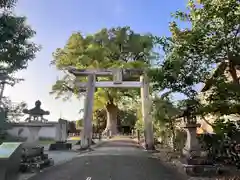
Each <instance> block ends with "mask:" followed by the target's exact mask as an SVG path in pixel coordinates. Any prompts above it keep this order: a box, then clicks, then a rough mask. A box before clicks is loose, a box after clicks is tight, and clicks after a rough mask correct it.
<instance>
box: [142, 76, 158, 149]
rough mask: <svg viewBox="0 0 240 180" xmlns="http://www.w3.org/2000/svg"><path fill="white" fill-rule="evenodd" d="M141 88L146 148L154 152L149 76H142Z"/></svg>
mask: <svg viewBox="0 0 240 180" xmlns="http://www.w3.org/2000/svg"><path fill="white" fill-rule="evenodd" d="M140 82H141V83H142V86H141V100H142V117H143V122H144V137H145V148H146V149H147V150H154V149H155V148H154V137H153V124H152V115H151V107H152V103H151V99H150V93H149V80H148V77H147V75H145V74H144V75H142V76H140Z"/></svg>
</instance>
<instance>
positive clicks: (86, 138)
mask: <svg viewBox="0 0 240 180" xmlns="http://www.w3.org/2000/svg"><path fill="white" fill-rule="evenodd" d="M68 72H69V73H71V74H73V75H74V76H75V77H80V76H87V79H88V81H87V82H86V83H83V82H79V81H77V80H76V82H75V83H76V84H75V85H76V86H77V87H78V88H79V89H83V88H84V89H85V88H86V99H85V105H84V118H83V132H82V133H81V147H82V148H88V147H89V146H90V145H91V141H92V118H93V102H94V92H95V88H96V87H115V88H141V101H142V116H143V121H144V136H145V144H146V149H148V150H153V149H154V138H153V125H152V117H151V99H150V94H149V81H148V77H147V75H146V73H144V71H143V70H135V69H111V70H109V69H107V70H94V69H92V70H87V69H81V70H79V69H75V68H69V69H68ZM133 74H135V75H137V76H138V77H139V76H140V80H139V81H123V80H124V77H125V76H126V75H129V76H131V75H133ZM123 75H124V76H123ZM97 76H101V77H103V76H113V81H99V82H97V81H96V77H97Z"/></svg>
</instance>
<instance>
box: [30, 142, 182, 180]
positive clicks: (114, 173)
mask: <svg viewBox="0 0 240 180" xmlns="http://www.w3.org/2000/svg"><path fill="white" fill-rule="evenodd" d="M30 180H184V178H182V177H181V175H179V174H178V173H177V172H175V171H174V170H172V169H169V168H167V167H166V166H164V165H163V164H162V163H161V161H159V160H158V159H154V158H151V157H150V154H149V153H148V152H145V151H143V149H141V148H140V147H139V146H138V145H137V144H136V143H135V142H134V141H132V140H112V141H109V142H105V143H103V144H102V145H101V146H99V147H98V148H96V149H94V151H91V152H88V153H87V154H84V155H83V154H82V155H80V156H79V157H78V158H75V159H73V160H72V161H70V162H67V163H65V164H62V165H59V166H56V167H52V168H50V169H48V170H46V171H44V172H42V173H40V174H38V175H37V176H34V177H32V178H31V179H30Z"/></svg>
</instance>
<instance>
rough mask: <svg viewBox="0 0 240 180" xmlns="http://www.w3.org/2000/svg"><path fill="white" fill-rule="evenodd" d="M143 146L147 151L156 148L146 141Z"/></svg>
mask: <svg viewBox="0 0 240 180" xmlns="http://www.w3.org/2000/svg"><path fill="white" fill-rule="evenodd" d="M144 148H145V149H146V150H148V151H155V150H156V148H155V146H154V145H148V144H146V143H145V144H144Z"/></svg>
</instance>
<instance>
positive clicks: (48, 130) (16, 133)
mask: <svg viewBox="0 0 240 180" xmlns="http://www.w3.org/2000/svg"><path fill="white" fill-rule="evenodd" d="M7 132H8V134H10V135H11V136H13V137H19V138H24V139H25V138H27V137H28V136H30V132H29V130H28V127H21V126H16V127H14V126H13V127H12V128H11V129H8V130H7ZM38 135H39V139H52V140H56V138H57V137H56V136H57V128H56V127H55V126H51V127H42V128H41V129H40V131H39V134H38Z"/></svg>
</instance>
